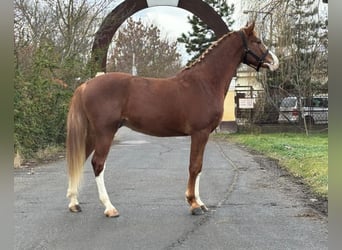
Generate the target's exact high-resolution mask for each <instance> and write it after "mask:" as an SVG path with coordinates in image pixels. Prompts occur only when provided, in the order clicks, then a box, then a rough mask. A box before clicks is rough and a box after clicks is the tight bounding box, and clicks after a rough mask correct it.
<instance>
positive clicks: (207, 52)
mask: <svg viewBox="0 0 342 250" xmlns="http://www.w3.org/2000/svg"><path fill="white" fill-rule="evenodd" d="M232 33H233V32H229V33H227V34H224V35H223V36H221V38H219V39H218V40H216V41H214V42H213V43H212V44H211V45H210V46H209V47H208V48H207V49H206V50H205V51H204V52H203V53H202V55H201V56H199V57H198V58H197V59H196V60H195V61H194V62H192V63H191V64H190V65H188V66H186V67H185V68H184V69H183V70H188V69H190V68H192V67H193V66H195V65H197V64H198V63H200V62H202V61H203V60H204V59H205V57H206V56H207V55H208V54H209V53H210V52H211V51H212V50H213V49H214V48H215V47H217V45H219V44H220V43H221V42H222V40H224V39H225V38H227V37H228V36H230V35H231V34H232Z"/></svg>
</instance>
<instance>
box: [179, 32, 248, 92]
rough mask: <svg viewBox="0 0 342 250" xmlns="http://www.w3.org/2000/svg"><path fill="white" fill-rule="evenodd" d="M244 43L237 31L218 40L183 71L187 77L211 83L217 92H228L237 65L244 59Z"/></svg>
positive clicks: (199, 81) (203, 82)
mask: <svg viewBox="0 0 342 250" xmlns="http://www.w3.org/2000/svg"><path fill="white" fill-rule="evenodd" d="M242 54H243V44H242V41H241V38H240V36H239V35H238V34H237V32H233V33H231V34H227V35H225V36H224V37H222V38H221V39H219V40H218V42H217V44H216V45H214V46H212V47H211V48H210V49H209V50H208V51H207V52H204V53H203V54H202V56H201V57H200V59H199V60H198V61H197V62H195V63H194V64H193V65H192V66H190V67H189V68H188V69H185V70H183V71H182V73H183V75H184V76H185V77H191V79H194V78H195V79H196V78H198V80H197V84H199V83H202V84H209V85H211V87H212V88H213V89H215V90H216V92H217V91H218V92H220V93H221V92H222V93H223V94H225V93H226V91H227V89H228V88H229V84H230V81H231V79H232V77H233V76H234V75H235V74H236V70H237V67H238V66H239V64H240V63H241V61H242Z"/></svg>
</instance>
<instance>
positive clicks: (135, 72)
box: [132, 53, 138, 76]
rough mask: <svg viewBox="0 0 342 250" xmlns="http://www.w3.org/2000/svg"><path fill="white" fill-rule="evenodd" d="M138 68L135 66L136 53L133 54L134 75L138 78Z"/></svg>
mask: <svg viewBox="0 0 342 250" xmlns="http://www.w3.org/2000/svg"><path fill="white" fill-rule="evenodd" d="M137 73H138V72H137V67H136V66H135V53H133V58H132V75H134V76H136V75H137Z"/></svg>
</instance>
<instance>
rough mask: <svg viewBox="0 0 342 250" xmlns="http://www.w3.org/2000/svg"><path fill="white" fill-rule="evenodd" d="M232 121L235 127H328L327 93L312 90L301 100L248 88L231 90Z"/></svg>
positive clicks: (274, 91)
mask: <svg viewBox="0 0 342 250" xmlns="http://www.w3.org/2000/svg"><path fill="white" fill-rule="evenodd" d="M235 92H236V95H235V104H236V114H235V116H236V121H237V124H238V125H251V124H279V125H280V124H283V125H285V126H288V125H293V126H299V127H308V126H310V127H313V126H315V125H320V127H322V126H323V127H328V94H327V93H325V92H326V91H316V93H319V94H312V95H309V96H305V97H300V96H295V95H289V94H287V93H282V92H281V91H279V90H277V89H272V90H270V91H269V92H267V93H266V92H265V91H264V90H255V89H253V87H252V86H236V88H235Z"/></svg>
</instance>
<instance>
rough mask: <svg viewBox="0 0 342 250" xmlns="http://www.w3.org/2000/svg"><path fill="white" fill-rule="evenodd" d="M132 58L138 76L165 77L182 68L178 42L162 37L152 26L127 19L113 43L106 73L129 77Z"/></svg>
mask: <svg viewBox="0 0 342 250" xmlns="http://www.w3.org/2000/svg"><path fill="white" fill-rule="evenodd" d="M133 57H134V60H135V65H134V66H135V67H136V68H137V73H138V74H139V75H140V76H153V77H165V76H170V75H173V74H175V73H176V72H177V71H178V70H180V68H181V55H180V54H179V53H178V52H177V42H172V41H169V40H168V39H167V38H163V37H161V34H160V30H159V29H158V28H157V27H156V26H155V25H153V24H151V25H149V24H144V23H143V22H142V21H141V20H138V21H134V20H133V19H132V18H130V19H128V20H127V22H126V23H125V25H123V27H122V28H121V29H120V30H119V31H118V32H117V34H116V36H115V37H114V39H113V50H112V51H111V56H110V58H109V63H108V70H109V71H123V72H128V73H131V72H132V66H133V65H132V64H133Z"/></svg>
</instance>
